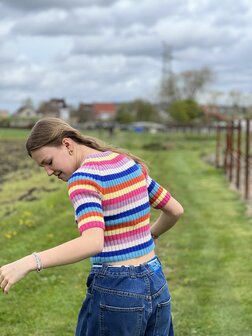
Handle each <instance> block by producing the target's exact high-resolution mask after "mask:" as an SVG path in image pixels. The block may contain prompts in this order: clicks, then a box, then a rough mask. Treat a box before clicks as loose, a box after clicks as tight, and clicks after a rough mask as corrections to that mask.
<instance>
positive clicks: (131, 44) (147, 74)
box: [0, 0, 252, 112]
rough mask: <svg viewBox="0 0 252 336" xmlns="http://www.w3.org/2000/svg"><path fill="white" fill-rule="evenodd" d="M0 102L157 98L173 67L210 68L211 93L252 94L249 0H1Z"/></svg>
mask: <svg viewBox="0 0 252 336" xmlns="http://www.w3.org/2000/svg"><path fill="white" fill-rule="evenodd" d="M0 18H1V20H0V48H1V49H0V50H1V52H0V109H4V108H5V109H8V110H10V111H12V112H13V111H15V109H16V108H17V107H19V106H20V104H21V102H22V101H23V100H24V99H26V98H28V97H30V98H31V99H32V100H33V102H34V104H35V105H37V104H38V103H39V102H41V101H44V100H47V99H50V98H52V97H55V98H56V97H57V98H61V97H64V98H65V99H66V100H67V102H68V103H70V104H74V105H77V104H78V103H79V102H94V101H100V102H101V101H116V102H121V101H127V100H132V99H135V98H147V99H149V100H153V101H155V100H157V99H158V91H159V85H160V79H161V70H162V52H163V50H164V48H163V45H164V43H166V45H168V46H169V47H170V48H171V50H172V57H173V61H172V69H173V71H174V72H181V71H184V70H189V69H197V68H201V67H203V66H209V67H210V68H212V69H213V71H214V72H215V74H216V80H215V83H214V84H212V87H211V88H209V90H218V91H223V92H229V91H230V90H239V91H242V92H245V93H247V94H248V95H251V94H252V66H251V65H252V64H251V63H252V62H251V55H252V29H251V26H252V2H251V0H240V1H237V0H222V1H220V0H200V1H199V0H184V1H182V0H61V1H58V0H43V1H40V0H2V1H1V0H0Z"/></svg>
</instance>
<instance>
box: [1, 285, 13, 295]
mask: <svg viewBox="0 0 252 336" xmlns="http://www.w3.org/2000/svg"><path fill="white" fill-rule="evenodd" d="M11 286H12V285H11V283H10V282H7V284H6V286H5V287H4V289H3V291H4V294H8V292H9V290H10V288H11Z"/></svg>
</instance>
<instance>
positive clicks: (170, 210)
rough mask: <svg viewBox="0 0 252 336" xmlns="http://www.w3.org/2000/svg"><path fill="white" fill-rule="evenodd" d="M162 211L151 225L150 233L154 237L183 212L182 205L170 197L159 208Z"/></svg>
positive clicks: (164, 230) (165, 229)
mask: <svg viewBox="0 0 252 336" xmlns="http://www.w3.org/2000/svg"><path fill="white" fill-rule="evenodd" d="M161 211H162V213H161V215H160V216H159V218H158V219H157V221H156V222H155V223H154V224H153V225H152V226H151V233H152V235H153V237H154V238H158V237H159V236H160V235H161V234H163V233H164V232H166V231H168V230H169V229H170V228H171V227H173V225H174V224H175V223H176V222H177V221H178V219H179V217H180V216H181V215H182V214H183V213H184V209H183V207H182V205H181V204H180V203H179V202H178V201H176V200H175V198H173V197H171V198H170V200H169V201H168V203H166V205H165V206H164V207H163V208H162V209H161Z"/></svg>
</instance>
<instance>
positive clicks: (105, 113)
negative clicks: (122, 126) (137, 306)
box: [92, 103, 117, 121]
mask: <svg viewBox="0 0 252 336" xmlns="http://www.w3.org/2000/svg"><path fill="white" fill-rule="evenodd" d="M116 111H117V109H116V105H115V104H113V103H94V104H92V114H93V116H94V119H96V120H101V121H108V120H114V119H115V117H116Z"/></svg>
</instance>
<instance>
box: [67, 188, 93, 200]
mask: <svg viewBox="0 0 252 336" xmlns="http://www.w3.org/2000/svg"><path fill="white" fill-rule="evenodd" d="M83 192H85V193H88V194H91V195H92V194H96V192H95V191H93V190H89V189H85V188H80V189H77V190H74V191H72V192H71V193H70V194H69V197H70V198H71V200H72V199H74V198H75V197H78V196H79V195H80V194H82V193H83Z"/></svg>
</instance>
